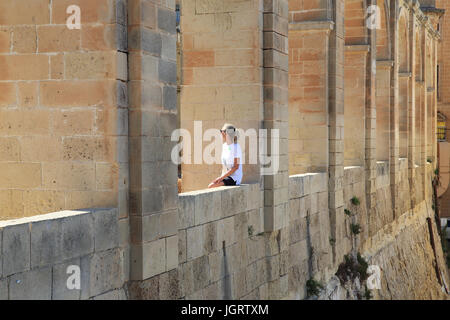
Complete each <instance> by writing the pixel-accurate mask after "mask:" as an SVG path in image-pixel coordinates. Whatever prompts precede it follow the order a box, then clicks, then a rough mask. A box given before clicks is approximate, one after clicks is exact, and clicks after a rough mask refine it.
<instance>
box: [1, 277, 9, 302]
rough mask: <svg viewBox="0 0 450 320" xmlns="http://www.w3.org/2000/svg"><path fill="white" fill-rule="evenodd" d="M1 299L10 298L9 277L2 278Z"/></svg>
mask: <svg viewBox="0 0 450 320" xmlns="http://www.w3.org/2000/svg"><path fill="white" fill-rule="evenodd" d="M0 300H8V279H7V278H4V279H0Z"/></svg>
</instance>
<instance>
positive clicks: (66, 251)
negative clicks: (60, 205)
mask: <svg viewBox="0 0 450 320" xmlns="http://www.w3.org/2000/svg"><path fill="white" fill-rule="evenodd" d="M62 234H63V242H62V244H63V250H62V252H63V258H64V259H71V258H75V257H80V256H82V255H86V254H89V253H91V252H93V251H94V217H93V216H92V215H91V214H81V215H78V216H73V217H68V218H66V219H64V220H63V221H62Z"/></svg>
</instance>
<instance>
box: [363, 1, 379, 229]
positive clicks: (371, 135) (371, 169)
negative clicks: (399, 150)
mask: <svg viewBox="0 0 450 320" xmlns="http://www.w3.org/2000/svg"><path fill="white" fill-rule="evenodd" d="M368 5H376V0H371V1H369V3H368ZM367 32H368V44H369V47H370V50H369V54H368V55H367V63H366V65H367V72H366V105H365V108H366V144H365V149H366V150H365V171H366V174H365V177H366V181H365V182H366V205H367V213H368V217H369V219H368V221H370V216H373V215H375V202H376V197H375V196H376V186H375V181H376V139H377V131H376V129H377V118H376V95H375V94H376V88H375V87H376V71H377V67H376V62H377V47H376V45H377V41H376V29H369V30H367ZM368 229H369V231H370V230H371V228H370V225H368ZM369 235H370V233H369Z"/></svg>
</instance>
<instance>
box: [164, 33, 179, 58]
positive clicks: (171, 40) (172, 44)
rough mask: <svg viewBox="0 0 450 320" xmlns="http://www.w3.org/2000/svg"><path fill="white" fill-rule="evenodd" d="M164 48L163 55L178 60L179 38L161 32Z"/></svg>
mask: <svg viewBox="0 0 450 320" xmlns="http://www.w3.org/2000/svg"><path fill="white" fill-rule="evenodd" d="M161 40H162V48H161V57H162V58H164V59H168V60H176V54H177V49H176V45H177V38H176V37H174V36H170V35H165V34H161Z"/></svg>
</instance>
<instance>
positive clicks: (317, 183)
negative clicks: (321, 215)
mask: <svg viewBox="0 0 450 320" xmlns="http://www.w3.org/2000/svg"><path fill="white" fill-rule="evenodd" d="M327 190H328V180H327V175H326V174H325V173H317V174H313V175H311V193H316V192H324V191H327Z"/></svg>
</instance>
